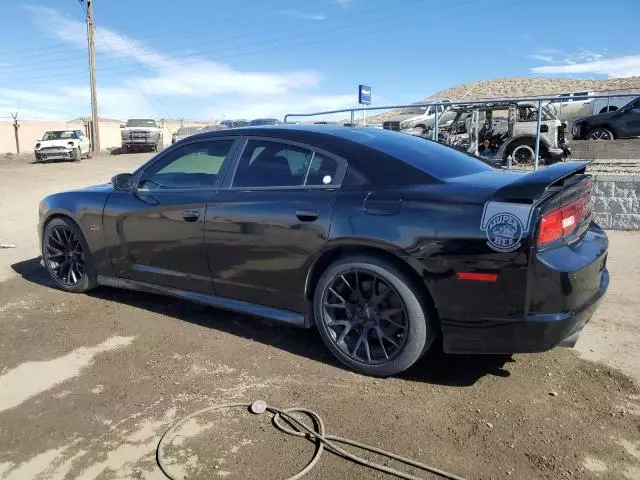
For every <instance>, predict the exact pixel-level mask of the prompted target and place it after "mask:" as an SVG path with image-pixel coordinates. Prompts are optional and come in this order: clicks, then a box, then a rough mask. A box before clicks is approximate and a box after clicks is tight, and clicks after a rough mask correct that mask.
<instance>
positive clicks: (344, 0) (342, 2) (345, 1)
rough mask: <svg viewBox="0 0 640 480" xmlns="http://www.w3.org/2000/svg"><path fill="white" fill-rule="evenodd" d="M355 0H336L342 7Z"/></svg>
mask: <svg viewBox="0 0 640 480" xmlns="http://www.w3.org/2000/svg"><path fill="white" fill-rule="evenodd" d="M351 2H353V0H336V3H337V4H338V5H340V6H341V7H347V6H348V5H349V4H350V3H351Z"/></svg>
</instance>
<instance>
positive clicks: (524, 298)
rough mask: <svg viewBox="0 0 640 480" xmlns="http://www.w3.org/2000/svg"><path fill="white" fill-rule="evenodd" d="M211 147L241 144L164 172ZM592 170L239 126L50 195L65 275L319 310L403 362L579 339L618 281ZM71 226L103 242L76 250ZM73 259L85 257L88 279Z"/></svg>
mask: <svg viewBox="0 0 640 480" xmlns="http://www.w3.org/2000/svg"><path fill="white" fill-rule="evenodd" d="M222 147H224V154H222V153H221V151H222V150H221V148H222ZM194 149H195V150H197V151H198V152H203V153H202V154H200V156H197V155H194V154H193V153H194ZM185 152H187V153H188V155H187V156H185V155H186V154H185ZM207 152H208V153H207ZM294 153H295V155H294ZM205 154H208V155H210V156H211V158H221V157H222V158H224V159H223V161H222V163H221V166H220V169H219V170H217V173H215V174H206V173H197V171H196V172H195V173H194V168H193V165H191V166H189V168H188V169H186V171H185V173H184V174H177V173H176V170H175V168H173V169H172V170H171V173H170V174H167V175H164V174H159V173H157V172H162V171H163V169H164V168H165V167H167V166H172V165H175V164H176V162H177V163H178V164H180V165H184V163H185V159H189V161H191V160H193V161H199V160H198V158H200V159H201V158H202V155H205ZM305 158H306V159H307V160H308V162H307V161H303V160H304V159H305ZM314 159H316V160H317V162H316V160H314ZM294 167H295V168H294ZM585 169H586V164H585V163H584V162H565V163H558V164H554V165H552V166H549V167H546V168H544V169H540V170H538V171H535V172H525V171H514V170H503V169H500V168H495V167H493V166H492V165H490V164H489V163H487V162H485V161H483V160H481V159H479V158H476V157H472V156H470V155H468V154H466V153H463V152H459V151H456V150H454V149H452V148H449V147H446V146H443V145H441V144H438V143H436V142H432V141H429V140H425V139H422V138H418V137H414V136H410V135H405V134H402V133H397V132H389V131H387V130H384V129H367V128H349V127H342V126H333V125H287V126H273V127H256V128H242V129H232V130H227V131H217V132H210V133H203V134H199V135H195V136H193V137H190V138H188V139H185V140H184V141H183V142H180V143H179V144H176V145H174V146H172V147H170V148H168V149H167V150H165V151H163V152H162V153H161V154H159V155H157V156H156V157H155V158H154V159H152V160H150V161H149V162H148V163H147V164H145V165H143V166H142V167H140V168H139V169H138V170H136V171H135V172H133V174H122V175H118V176H116V177H114V179H113V181H112V184H106V185H100V186H96V187H90V188H87V189H83V190H76V191H71V192H63V193H59V194H54V195H51V196H49V197H46V198H45V199H44V200H43V201H42V202H41V204H40V210H39V215H40V225H39V231H40V233H41V238H42V248H43V257H44V263H45V266H46V268H47V270H48V271H49V273H50V275H51V276H52V278H54V280H56V282H57V284H58V285H59V286H60V287H61V288H63V289H65V290H69V291H85V290H87V289H88V288H91V287H93V286H95V285H108V286H116V287H123V288H129V289H138V290H144V291H149V292H156V293H162V294H168V295H173V296H176V297H179V298H183V299H187V300H191V301H197V302H201V303H205V304H208V305H212V306H216V307H221V308H226V309H231V310H237V311H242V312H247V313H251V314H254V315H257V316H262V317H268V318H272V319H275V320H280V321H284V322H286V323H289V324H292V325H296V326H300V327H312V326H314V325H315V326H316V327H317V328H318V331H319V332H320V335H321V337H322V339H323V341H324V342H325V344H326V345H327V347H328V348H329V349H330V350H331V352H332V353H333V354H334V355H335V356H336V357H337V358H338V359H339V360H340V361H342V362H343V363H345V364H346V365H348V366H349V367H351V368H353V369H356V370H359V371H361V372H364V373H368V374H373V375H390V374H394V373H398V372H400V371H402V370H404V369H406V368H408V367H409V366H410V365H412V364H413V363H415V361H417V359H418V358H419V357H420V356H421V355H422V354H423V353H424V352H425V351H426V350H427V349H428V348H429V347H430V346H431V345H432V344H434V343H438V342H441V344H442V346H443V348H444V350H445V351H446V352H449V353H514V352H539V351H544V350H548V349H550V348H553V347H555V346H556V345H559V344H565V345H571V344H573V343H574V342H575V339H576V338H577V335H578V334H579V332H580V331H581V330H582V328H583V327H584V326H585V324H586V323H587V322H588V321H589V319H590V318H591V315H592V314H593V312H594V311H595V309H596V308H597V305H598V303H599V301H600V299H601V298H602V296H603V295H604V293H605V291H606V289H607V286H608V282H609V276H608V272H607V269H606V256H607V250H608V240H607V237H606V235H605V234H604V232H603V231H602V230H601V229H600V228H599V227H598V226H597V225H596V224H595V223H594V222H593V221H592V219H591V214H590V211H589V208H588V206H589V202H588V199H589V195H590V189H591V181H590V178H589V175H587V174H586V173H585ZM248 174H251V175H248ZM169 182H172V183H169ZM95 226H98V227H99V228H94V227H95ZM56 229H63V230H64V231H65V232H67V234H68V235H77V236H79V238H80V241H76V242H75V243H73V244H74V245H76V247H77V246H78V245H79V244H80V245H84V244H83V241H84V240H82V239H86V253H83V254H82V255H81V256H79V257H73V255H75V254H74V253H73V252H72V253H71V255H72V257H66V256H65V257H63V256H61V255H62V253H60V251H59V250H60V249H61V248H62V247H59V246H56V245H57V243H56V242H57V240H56V239H55V232H56V231H57V230H56ZM65 229H66V230H65ZM52 237H53V240H52ZM66 258H76V260H75V262H76V263H77V264H78V265H79V264H80V260H82V262H84V263H83V264H82V265H83V266H82V269H81V270H78V273H82V272H85V274H84V276H80V277H79V278H80V280H78V281H77V282H69V275H70V274H69V273H67V270H71V271H74V267H73V265H74V263H73V262H74V260H70V261H71V262H72V263H71V265H72V266H69V265H70V264H69V263H65V262H66V261H67V260H63V259H66ZM60 272H62V273H60ZM354 274H355V275H354ZM74 276H76V275H75V273H74ZM461 299H464V300H463V301H461Z"/></svg>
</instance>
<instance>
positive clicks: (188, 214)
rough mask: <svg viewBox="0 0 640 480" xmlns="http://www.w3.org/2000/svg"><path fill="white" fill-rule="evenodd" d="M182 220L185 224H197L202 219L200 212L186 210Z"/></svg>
mask: <svg viewBox="0 0 640 480" xmlns="http://www.w3.org/2000/svg"><path fill="white" fill-rule="evenodd" d="M182 218H183V219H184V221H185V222H196V221H197V220H198V219H199V218H200V210H196V209H193V210H191V209H190V210H185V211H184V212H182Z"/></svg>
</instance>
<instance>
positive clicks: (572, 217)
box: [538, 191, 591, 245]
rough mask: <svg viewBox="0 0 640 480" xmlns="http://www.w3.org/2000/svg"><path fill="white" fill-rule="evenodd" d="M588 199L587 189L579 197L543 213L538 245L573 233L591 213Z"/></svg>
mask: <svg viewBox="0 0 640 480" xmlns="http://www.w3.org/2000/svg"><path fill="white" fill-rule="evenodd" d="M589 200H590V192H589V191H587V193H585V194H584V195H582V196H581V197H580V198H579V199H577V200H575V201H573V202H571V203H569V204H567V205H564V206H562V207H560V208H558V209H556V210H552V211H551V212H548V213H545V214H544V215H543V216H542V220H540V229H539V231H538V245H544V244H547V243H550V242H553V241H554V240H558V239H559V238H563V237H566V236H567V235H570V234H571V233H573V231H574V230H575V229H576V228H577V227H578V225H580V223H582V222H583V221H584V220H585V219H586V218H587V217H588V216H589V215H590V213H591V208H590V205H589Z"/></svg>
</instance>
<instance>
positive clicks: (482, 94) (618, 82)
mask: <svg viewBox="0 0 640 480" xmlns="http://www.w3.org/2000/svg"><path fill="white" fill-rule="evenodd" d="M580 91H590V92H591V91H593V92H601V93H614V92H624V91H636V92H640V77H628V78H615V79H604V80H576V79H565V78H538V77H506V78H497V79H493V80H482V81H479V82H472V83H464V84H462V85H459V86H457V87H452V88H447V89H446V90H442V91H440V92H437V93H435V94H433V95H431V96H429V97H427V98H425V100H434V99H438V98H447V99H450V100H482V99H485V98H506V97H536V96H538V97H539V96H545V95H556V94H559V93H565V92H580ZM395 113H396V112H394V111H391V112H385V113H383V114H381V115H376V116H373V117H371V118H370V119H369V122H371V123H381V122H383V121H385V120H386V119H387V118H389V117H391V116H393V115H395Z"/></svg>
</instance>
